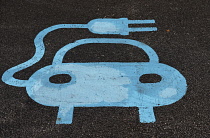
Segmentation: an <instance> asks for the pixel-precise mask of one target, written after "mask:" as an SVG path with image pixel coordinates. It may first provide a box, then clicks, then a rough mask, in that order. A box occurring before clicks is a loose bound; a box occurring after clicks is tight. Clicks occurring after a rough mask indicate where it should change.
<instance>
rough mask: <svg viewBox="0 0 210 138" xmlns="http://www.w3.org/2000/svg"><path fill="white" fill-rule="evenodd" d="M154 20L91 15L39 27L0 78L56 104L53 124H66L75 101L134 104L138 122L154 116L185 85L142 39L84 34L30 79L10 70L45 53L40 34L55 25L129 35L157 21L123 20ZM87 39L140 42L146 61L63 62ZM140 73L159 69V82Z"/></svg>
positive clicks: (95, 104)
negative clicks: (61, 77)
mask: <svg viewBox="0 0 210 138" xmlns="http://www.w3.org/2000/svg"><path fill="white" fill-rule="evenodd" d="M154 22H155V21H154V20H132V21H131V20H128V19H127V18H120V19H95V20H92V21H90V22H89V23H88V24H60V25H54V26H51V27H49V28H46V29H44V30H43V31H41V32H40V33H39V34H38V35H37V36H36V38H35V39H34V44H35V46H36V52H35V55H34V56H33V57H32V58H31V59H30V60H28V61H26V62H24V63H22V64H19V65H17V66H15V67H12V68H10V69H8V70H7V71H5V73H4V74H3V76H2V80H3V81H4V82H5V83H7V84H9V85H12V86H18V87H26V90H27V93H28V95H29V96H30V97H31V98H32V99H33V100H34V101H36V102H38V103H40V104H43V105H46V106H57V107H59V111H58V116H57V120H56V123H57V124H71V123H72V120H73V109H74V107H101V106H119V107H139V115H140V122H142V123H151V122H155V115H154V112H153V107H155V106H163V105H168V104H172V103H174V102H176V101H178V100H179V99H181V98H182V97H183V96H184V95H185V93H186V89H187V84H186V80H185V78H184V77H183V76H182V75H181V74H180V73H179V71H177V70H176V69H174V68H173V67H170V66H168V65H165V64H162V63H159V59H158V56H157V54H156V52H155V51H154V50H153V49H152V48H151V47H149V46H148V45H146V44H143V43H141V42H138V41H136V40H131V39H120V38H88V39H81V40H77V41H75V42H74V43H70V44H67V45H66V46H64V47H62V48H61V49H60V50H59V51H58V52H57V53H56V55H55V57H54V59H53V62H52V65H49V66H46V67H43V68H41V69H39V70H38V71H36V72H35V73H34V74H33V75H32V76H31V77H30V78H29V80H19V79H16V78H14V77H13V75H14V73H16V72H18V71H20V70H23V69H25V68H27V67H30V66H32V65H33V64H35V63H37V62H38V61H39V60H40V59H41V58H42V57H43V55H44V53H45V46H44V42H43V39H44V37H45V36H46V35H47V34H48V33H49V32H52V31H54V30H56V29H60V28H88V29H89V30H90V31H91V32H93V33H97V34H118V35H119V34H120V35H128V34H129V32H137V31H156V30H157V28H156V27H143V28H129V27H128V24H131V23H132V24H142V23H145V24H147V23H154ZM90 43H99V44H100V43H107V44H128V45H133V46H136V47H138V48H141V49H142V50H144V51H145V53H146V54H147V55H148V57H149V62H131V63H125V62H95V63H94V62H93V63H63V62H62V61H63V58H64V56H65V54H66V52H68V51H69V50H71V49H72V48H74V47H77V46H80V45H84V44H90ZM58 74H68V75H70V76H71V81H70V82H67V83H61V84H57V83H52V82H50V80H49V79H50V77H52V76H53V75H58ZM145 74H158V75H160V76H161V77H162V80H161V81H160V82H156V83H141V82H140V81H139V78H140V77H141V76H142V75H145Z"/></svg>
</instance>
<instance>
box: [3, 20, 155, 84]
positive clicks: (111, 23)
mask: <svg viewBox="0 0 210 138" xmlns="http://www.w3.org/2000/svg"><path fill="white" fill-rule="evenodd" d="M150 23H155V21H154V20H128V19H127V18H119V19H94V20H91V21H90V22H89V23H88V24H59V25H54V26H51V27H48V28H46V29H44V30H42V31H41V32H39V34H38V35H37V36H36V38H35V39H34V44H35V48H36V51H35V54H34V56H33V57H32V58H31V59H29V60H28V61H26V62H24V63H22V64H19V65H17V66H15V67H12V68H10V69H8V70H7V71H5V72H4V74H3V76H2V80H3V81H4V82H5V83H7V84H9V85H13V86H17V87H26V86H27V83H28V80H20V79H16V78H14V77H13V75H14V74H15V73H16V72H19V71H21V70H23V69H26V68H28V67H30V66H32V65H33V64H35V63H37V62H38V61H40V60H41V58H42V57H43V56H44V53H45V45H44V42H43V40H44V37H45V36H46V35H47V34H48V33H49V32H52V31H54V30H57V29H64V28H87V29H89V31H90V32H92V33H95V34H118V35H129V32H142V31H157V28H156V27H132V28H129V27H128V25H129V24H150Z"/></svg>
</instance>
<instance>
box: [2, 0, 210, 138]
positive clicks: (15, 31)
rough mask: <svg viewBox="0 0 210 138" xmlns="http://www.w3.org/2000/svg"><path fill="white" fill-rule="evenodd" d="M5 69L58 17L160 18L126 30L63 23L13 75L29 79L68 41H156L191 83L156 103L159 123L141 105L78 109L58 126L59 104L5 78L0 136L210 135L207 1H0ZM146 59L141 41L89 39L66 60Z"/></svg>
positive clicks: (82, 20) (79, 20) (24, 56)
mask: <svg viewBox="0 0 210 138" xmlns="http://www.w3.org/2000/svg"><path fill="white" fill-rule="evenodd" d="M0 8H1V16H0V17H1V18H0V20H1V22H0V30H1V32H0V42H1V50H0V52H1V58H0V67H1V68H0V73H1V75H2V74H3V72H4V71H6V70H7V69H9V68H11V67H13V66H15V65H18V64H20V63H22V62H24V61H26V60H28V59H30V58H31V57H32V56H33V54H34V51H35V48H34V44H33V39H34V38H35V36H36V35H37V34H38V33H39V32H40V31H41V30H43V29H45V28H47V27H49V26H52V25H55V24H63V23H67V24H70V23H71V24H74V23H75V24H86V23H88V22H89V21H90V20H92V19H96V18H122V17H126V18H129V19H133V20H137V19H155V20H156V24H155V26H157V27H158V31H157V32H144V33H138V32H135V33H131V34H130V35H129V36H119V35H97V34H92V33H90V32H89V31H88V30H86V29H61V30H57V31H54V32H52V33H50V34H49V35H47V36H46V38H45V44H46V53H45V55H44V57H43V58H42V60H41V61H40V62H38V63H37V64H35V65H33V66H32V67H29V68H27V69H25V70H23V71H20V72H18V73H16V74H15V77H16V78H19V79H28V78H29V77H30V76H31V75H32V74H33V73H34V72H35V71H36V70H38V69H40V68H42V67H45V66H46V65H50V64H51V63H52V59H53V57H54V55H55V53H56V52H57V51H58V50H59V49H60V48H61V47H63V46H64V45H66V44H68V43H71V42H74V41H75V40H78V39H83V38H110V37H111V38H128V39H134V40H138V41H141V42H143V43H145V44H147V45H149V46H151V47H152V48H153V49H154V50H155V51H156V52H157V54H158V55H159V58H160V62H161V63H164V64H167V65H170V66H172V67H174V68H176V69H177V70H179V71H180V72H181V73H182V74H183V75H184V76H185V78H186V80H187V84H188V90H187V94H186V95H185V96H184V97H183V98H182V99H181V100H180V101H178V102H176V103H174V104H172V105H167V106H162V107H155V108H154V111H155V115H156V122H155V123H149V124H143V123H140V122H139V116H138V108H135V107H132V108H122V107H100V108H79V107H78V108H75V110H74V119H73V123H72V124H70V125H56V124H55V120H56V116H57V111H58V108H56V107H47V106H43V105H40V104H38V103H36V102H35V101H33V100H32V99H30V97H29V96H28V95H27V93H26V90H25V88H20V87H14V86H9V85H6V84H5V83H3V82H2V81H1V82H0V88H1V89H0V107H1V111H0V116H1V117H0V137H3V138H4V137H23V138H25V137H72V138H77V137H84V138H86V137H91V138H94V137H107V138H109V137H110V138H118V137H119V138H122V137H127V138H140V137H154V138H156V137H157V138H159V137H181V138H182V137H183V138H184V137H185V138H186V137H189V138H191V137H194V138H205V137H206V138H207V137H210V108H209V106H210V100H209V96H210V85H209V79H210V78H209V74H210V67H209V55H210V48H209V40H210V34H209V29H210V23H209V22H210V18H209V17H210V1H209V0H199V1H198V0H168V1H165V0H159V1H154V0H129V1H122V0H92V1H88V0H86V1H77V0H71V1H70V0H62V1H61V0H1V1H0ZM105 61H112V62H115V61H118V62H119V61H121V62H134V61H135V62H143V61H145V62H147V61H148V59H147V56H146V55H145V53H144V52H143V51H141V50H139V49H138V48H135V47H132V46H124V45H111V46H110V45H109V46H108V45H107V44H102V45H99V44H89V45H85V46H80V47H77V48H75V49H73V50H71V51H69V52H68V53H67V55H66V56H65V58H64V62H67V63H68V62H105Z"/></svg>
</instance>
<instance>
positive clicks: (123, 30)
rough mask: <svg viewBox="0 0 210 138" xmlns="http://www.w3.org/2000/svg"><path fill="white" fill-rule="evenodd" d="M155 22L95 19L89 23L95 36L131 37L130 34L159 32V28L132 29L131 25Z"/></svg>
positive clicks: (89, 27)
mask: <svg viewBox="0 0 210 138" xmlns="http://www.w3.org/2000/svg"><path fill="white" fill-rule="evenodd" d="M150 23H155V20H128V18H119V19H109V18H107V19H94V20H91V21H90V22H89V23H88V29H89V30H90V31H91V32H92V33H95V34H120V35H129V32H145V31H157V27H132V28H129V26H128V25H129V24H150Z"/></svg>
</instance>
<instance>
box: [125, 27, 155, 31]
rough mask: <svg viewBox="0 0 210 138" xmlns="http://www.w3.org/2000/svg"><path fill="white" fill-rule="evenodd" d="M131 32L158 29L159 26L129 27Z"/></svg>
mask: <svg viewBox="0 0 210 138" xmlns="http://www.w3.org/2000/svg"><path fill="white" fill-rule="evenodd" d="M128 30H129V32H147V31H157V27H139V28H137V27H133V28H129V29H128Z"/></svg>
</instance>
